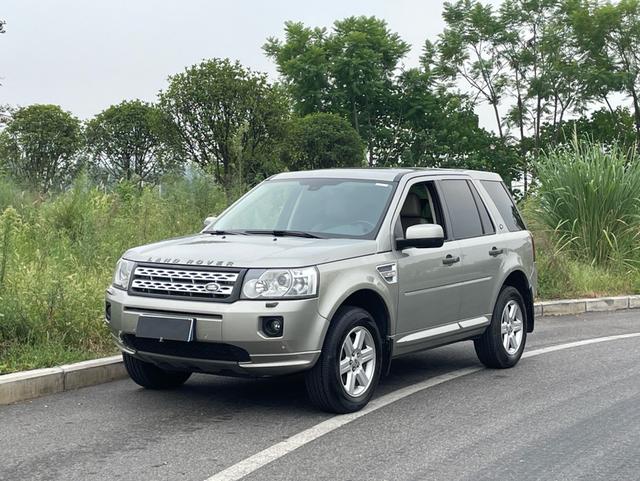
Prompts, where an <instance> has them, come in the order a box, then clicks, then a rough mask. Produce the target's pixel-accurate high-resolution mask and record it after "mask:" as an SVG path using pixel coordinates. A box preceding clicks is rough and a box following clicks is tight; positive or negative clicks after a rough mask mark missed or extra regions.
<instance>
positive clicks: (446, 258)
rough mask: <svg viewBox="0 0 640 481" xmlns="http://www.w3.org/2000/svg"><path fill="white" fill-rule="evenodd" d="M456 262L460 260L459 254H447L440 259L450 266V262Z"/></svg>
mask: <svg viewBox="0 0 640 481" xmlns="http://www.w3.org/2000/svg"><path fill="white" fill-rule="evenodd" d="M456 262H460V257H459V256H455V257H453V256H452V255H451V254H448V255H447V257H445V258H444V259H442V263H443V264H444V265H445V266H450V265H451V264H455V263H456Z"/></svg>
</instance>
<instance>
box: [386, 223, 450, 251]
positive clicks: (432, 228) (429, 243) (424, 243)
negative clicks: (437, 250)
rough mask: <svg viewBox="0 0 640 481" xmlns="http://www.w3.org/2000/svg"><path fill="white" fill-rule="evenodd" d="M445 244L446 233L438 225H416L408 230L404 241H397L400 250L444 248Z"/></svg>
mask: <svg viewBox="0 0 640 481" xmlns="http://www.w3.org/2000/svg"><path fill="white" fill-rule="evenodd" d="M442 244H444V231H443V230H442V226H440V225H438V224H416V225H412V226H410V227H409V228H408V229H407V233H406V234H405V238H404V239H396V245H397V246H398V249H400V250H402V249H406V248H408V247H417V248H418V249H421V248H422V249H424V248H428V247H442Z"/></svg>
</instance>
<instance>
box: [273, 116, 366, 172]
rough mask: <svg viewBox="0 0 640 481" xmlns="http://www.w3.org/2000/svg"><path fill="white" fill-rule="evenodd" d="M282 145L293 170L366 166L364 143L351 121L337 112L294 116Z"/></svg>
mask: <svg viewBox="0 0 640 481" xmlns="http://www.w3.org/2000/svg"><path fill="white" fill-rule="evenodd" d="M286 131H287V134H286V137H285V140H284V142H283V145H282V154H281V158H282V162H283V164H284V165H285V166H287V168H288V169H290V170H308V169H328V168H333V167H362V166H363V161H364V145H363V144H362V140H360V137H359V136H358V133H357V132H356V131H355V130H354V129H353V127H351V125H350V124H349V122H347V121H346V120H344V119H343V118H342V117H340V116H339V115H335V114H326V113H318V114H309V115H307V116H305V117H295V118H293V119H291V121H290V122H289V124H288V126H287V129H286Z"/></svg>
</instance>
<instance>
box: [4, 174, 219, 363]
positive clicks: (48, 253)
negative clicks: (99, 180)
mask: <svg viewBox="0 0 640 481" xmlns="http://www.w3.org/2000/svg"><path fill="white" fill-rule="evenodd" d="M6 185H7V184H6V183H3V184H2V189H3V191H4V189H5V186H6ZM13 192H14V194H17V195H18V197H16V198H14V199H11V198H10V192H2V194H3V195H2V196H0V199H2V202H3V204H2V205H0V212H2V214H1V215H0V373H1V372H3V371H5V370H8V369H15V368H24V367H25V366H28V367H43V366H45V365H51V364H57V363H60V362H61V361H66V360H77V359H80V358H87V357H92V356H96V355H100V354H103V353H106V352H111V351H112V350H113V346H112V343H111V342H110V340H109V336H108V335H107V332H106V329H105V327H104V325H103V322H102V318H103V304H104V289H105V288H106V287H107V286H108V285H109V283H110V281H111V276H112V273H113V268H114V266H115V262H116V261H117V259H118V258H119V257H120V255H122V253H123V252H124V251H125V250H127V249H128V248H130V247H132V246H135V245H141V244H145V243H149V242H153V241H156V240H160V239H165V238H169V237H174V236H177V235H184V234H187V233H191V232H197V231H198V230H200V228H201V227H202V220H203V219H204V217H206V216H207V215H210V214H216V213H218V212H220V211H221V210H222V209H223V208H224V206H225V205H226V201H225V197H224V195H223V193H222V191H221V190H220V189H219V188H217V187H216V186H215V184H214V183H213V182H212V179H211V178H210V177H204V176H202V177H194V178H192V179H191V180H185V179H176V180H166V181H163V183H162V184H161V186H159V187H155V188H151V187H145V188H142V189H140V188H138V186H137V185H135V184H132V183H126V182H122V183H120V184H119V185H118V186H117V188H116V190H115V191H114V192H105V191H104V189H101V188H98V187H95V186H92V185H91V184H90V183H88V181H87V180H86V179H82V178H81V179H79V180H78V181H76V183H75V184H74V185H73V188H72V189H71V190H69V191H67V192H64V193H62V194H60V195H58V196H56V197H54V198H50V199H46V200H44V201H37V202H35V203H26V204H25V203H23V202H22V200H21V198H20V193H19V191H18V190H15V189H14V190H13ZM7 202H8V203H10V204H13V205H15V206H16V208H13V207H9V206H7ZM56 350H58V354H57V355H55V352H56Z"/></svg>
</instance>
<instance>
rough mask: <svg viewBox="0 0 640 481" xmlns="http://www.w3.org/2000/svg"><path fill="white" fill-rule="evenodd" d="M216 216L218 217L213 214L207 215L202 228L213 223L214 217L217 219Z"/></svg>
mask: <svg viewBox="0 0 640 481" xmlns="http://www.w3.org/2000/svg"><path fill="white" fill-rule="evenodd" d="M217 218H218V217H216V216H215V215H211V216H209V217H207V218H206V219H205V220H204V226H203V228H204V229H206V228H207V227H209V226H210V225H211V224H213V223H214V222H215V221H216V219H217Z"/></svg>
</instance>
